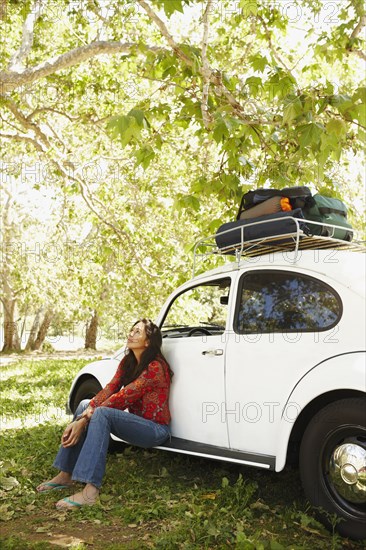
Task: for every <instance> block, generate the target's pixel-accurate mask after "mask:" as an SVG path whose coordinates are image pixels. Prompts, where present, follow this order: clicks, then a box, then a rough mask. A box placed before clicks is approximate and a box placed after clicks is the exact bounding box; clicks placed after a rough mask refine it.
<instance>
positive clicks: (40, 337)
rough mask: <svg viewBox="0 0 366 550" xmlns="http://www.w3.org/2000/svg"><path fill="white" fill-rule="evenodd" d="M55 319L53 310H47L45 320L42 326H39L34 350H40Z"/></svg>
mask: <svg viewBox="0 0 366 550" xmlns="http://www.w3.org/2000/svg"><path fill="white" fill-rule="evenodd" d="M52 319H53V311H51V310H50V309H47V310H46V313H45V315H44V318H43V321H42V323H41V326H40V327H39V330H38V334H37V338H36V339H35V341H34V344H33V346H32V348H31V349H32V350H33V351H35V350H39V349H41V348H42V345H43V342H44V340H45V338H46V336H47V331H48V329H49V327H50V324H51V321H52Z"/></svg>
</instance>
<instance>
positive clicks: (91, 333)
mask: <svg viewBox="0 0 366 550" xmlns="http://www.w3.org/2000/svg"><path fill="white" fill-rule="evenodd" d="M98 325H99V318H98V312H97V311H96V310H94V311H93V314H92V317H91V319H90V321H89V322H88V323H87V324H86V331H85V345H84V348H85V349H95V350H96V349H97V334H98Z"/></svg>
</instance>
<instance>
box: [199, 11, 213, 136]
mask: <svg viewBox="0 0 366 550" xmlns="http://www.w3.org/2000/svg"><path fill="white" fill-rule="evenodd" d="M211 8H212V0H207V6H206V9H205V13H204V14H203V39H202V54H201V55H202V77H203V86H202V100H201V112H202V120H203V124H204V126H205V128H206V130H207V129H208V128H209V126H210V123H211V116H210V113H209V110H208V94H209V89H210V77H211V73H212V71H211V68H210V66H209V64H208V59H207V44H208V28H209V15H210V12H211Z"/></svg>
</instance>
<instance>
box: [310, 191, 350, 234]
mask: <svg viewBox="0 0 366 550" xmlns="http://www.w3.org/2000/svg"><path fill="white" fill-rule="evenodd" d="M303 214H304V217H305V218H306V220H309V221H314V222H320V223H321V224H322V225H317V224H312V223H308V227H309V230H310V233H311V234H313V235H319V236H321V237H333V238H334V239H341V240H343V241H352V237H353V230H352V226H351V224H350V223H348V221H347V207H346V205H345V204H344V203H343V202H342V201H341V200H339V199H333V198H331V197H324V196H323V195H319V194H316V195H314V196H313V197H312V198H311V199H310V200H309V201H307V204H306V205H305V207H304V208H303ZM327 224H329V225H327ZM331 225H337V226H338V227H330V226H331Z"/></svg>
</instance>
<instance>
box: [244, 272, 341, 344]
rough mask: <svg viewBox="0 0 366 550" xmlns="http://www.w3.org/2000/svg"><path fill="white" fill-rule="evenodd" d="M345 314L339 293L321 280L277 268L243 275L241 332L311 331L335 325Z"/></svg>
mask: <svg viewBox="0 0 366 550" xmlns="http://www.w3.org/2000/svg"><path fill="white" fill-rule="evenodd" d="M341 314H342V302H341V299H340V297H339V295H338V294H337V292H336V291H335V290H334V289H332V288H331V287H330V286H329V285H327V284H325V283H324V282H322V281H319V280H318V279H314V278H313V277H308V276H306V275H303V274H300V273H293V272H289V271H277V270H263V271H251V272H249V273H246V274H244V275H243V277H242V279H241V281H240V286H239V293H238V303H237V308H236V314H235V326H234V328H235V331H236V332H238V333H239V334H246V333H263V332H311V331H316V332H318V331H323V330H328V329H330V328H331V327H333V326H334V325H335V324H336V323H337V322H338V321H339V319H340V317H341Z"/></svg>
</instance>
